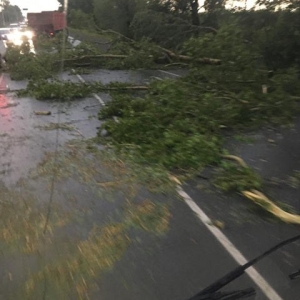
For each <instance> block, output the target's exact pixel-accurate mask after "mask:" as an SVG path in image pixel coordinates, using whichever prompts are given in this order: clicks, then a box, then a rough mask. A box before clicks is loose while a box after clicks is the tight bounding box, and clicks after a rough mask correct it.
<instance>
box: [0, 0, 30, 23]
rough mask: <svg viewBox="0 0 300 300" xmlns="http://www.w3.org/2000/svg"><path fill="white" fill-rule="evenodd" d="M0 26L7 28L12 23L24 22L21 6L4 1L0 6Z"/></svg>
mask: <svg viewBox="0 0 300 300" xmlns="http://www.w3.org/2000/svg"><path fill="white" fill-rule="evenodd" d="M0 9H1V13H0V26H2V27H6V26H8V25H9V24H11V23H18V22H21V21H23V19H24V17H23V15H22V11H21V9H20V7H19V6H17V5H11V4H10V2H9V1H8V0H4V1H2V2H1V4H0Z"/></svg>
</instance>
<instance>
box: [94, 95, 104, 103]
mask: <svg viewBox="0 0 300 300" xmlns="http://www.w3.org/2000/svg"><path fill="white" fill-rule="evenodd" d="M93 96H94V97H95V98H96V99H97V100H98V101H99V103H100V104H101V105H102V106H105V102H104V101H103V100H102V99H101V98H100V97H99V96H98V95H97V94H93Z"/></svg>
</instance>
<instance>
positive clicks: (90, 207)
mask: <svg viewBox="0 0 300 300" xmlns="http://www.w3.org/2000/svg"><path fill="white" fill-rule="evenodd" d="M166 76H171V75H168V74H165V73H161V72H159V71H141V72H130V71H124V72H123V71H122V72H111V71H106V70H101V71H97V72H95V73H93V74H90V75H82V77H83V78H84V79H85V80H86V81H90V80H101V81H103V82H104V83H106V82H108V81H110V80H118V81H123V82H133V83H141V84H143V83H147V82H149V80H152V79H154V78H155V77H166ZM62 78H63V79H70V80H74V81H77V80H78V79H77V78H76V77H75V76H72V75H68V74H67V73H66V74H64V75H63V76H62ZM24 85H26V82H24V83H22V82H18V83H16V82H11V81H10V79H9V77H8V76H4V78H3V80H2V83H1V89H3V88H5V87H6V86H8V87H9V88H10V89H12V90H13V89H18V88H22V87H23V86H24ZM100 96H101V97H102V98H103V100H104V101H109V96H108V95H100ZM0 99H1V100H0V118H1V120H0V124H1V131H0V157H1V160H0V167H1V169H0V171H1V172H0V180H1V181H2V182H3V183H4V184H5V185H6V186H8V187H10V188H12V189H13V188H14V186H15V184H16V183H17V182H18V180H20V179H24V178H27V177H28V176H29V173H30V170H32V169H34V168H36V166H37V165H38V164H39V163H40V162H41V160H42V159H43V158H44V156H45V155H46V153H48V152H53V151H54V150H55V143H56V138H57V135H56V134H57V132H56V131H55V130H47V131H46V130H45V126H48V125H49V124H51V123H54V124H55V123H58V122H59V123H63V124H66V125H68V126H72V129H74V130H67V131H66V130H60V131H59V139H58V141H59V149H62V148H63V147H64V145H65V143H66V142H67V141H69V140H72V139H74V138H77V139H78V138H79V139H80V138H82V136H84V138H90V137H93V136H95V135H96V133H97V127H98V126H100V121H99V120H98V119H97V118H96V116H97V113H98V111H99V108H100V107H99V103H98V102H97V100H95V99H93V98H90V99H84V100H81V101H74V102H72V103H53V102H52V103H50V102H41V101H37V100H35V99H31V98H22V99H19V98H16V97H15V96H14V95H13V94H1V98H0ZM5 106H7V107H6V108H3V107H5ZM34 110H49V111H51V112H52V114H51V115H50V116H36V115H35V114H34V113H33V111H34ZM298 130H299V126H298V125H297V127H296V128H295V130H283V131H282V132H278V130H276V131H267V132H262V133H261V134H259V135H257V136H256V143H257V144H258V147H256V146H253V144H245V143H240V142H236V141H232V142H230V146H228V148H229V149H230V147H232V151H233V150H234V154H240V155H241V156H242V157H243V158H244V159H245V160H246V161H247V162H248V163H249V164H250V165H253V166H255V167H257V169H258V170H259V171H260V172H261V174H262V175H263V176H265V177H268V178H270V177H271V176H273V177H279V178H280V179H283V178H284V179H285V178H286V176H288V175H290V174H291V173H292V171H294V170H299V167H300V166H299V152H298V151H297V149H299V147H298V146H299V145H298V144H299V134H298ZM270 136H271V137H272V138H273V139H274V140H275V141H276V142H275V143H272V144H270V143H269V142H268V139H270V138H271V137H270ZM297 143H298V144H297ZM285 145H289V147H285ZM230 150H231V149H230ZM207 185H208V183H207V182H206V181H201V180H199V181H194V182H190V183H189V184H187V185H186V186H184V189H185V190H186V192H188V194H189V195H190V196H191V197H192V198H193V199H194V200H195V202H196V203H197V204H198V205H199V206H200V207H201V208H202V209H203V210H204V211H205V212H206V213H207V214H208V215H209V217H211V219H213V220H220V221H222V222H224V223H225V228H224V229H223V230H222V231H223V232H224V233H225V234H226V235H227V236H228V237H229V238H230V240H231V241H232V242H233V243H234V245H235V246H236V247H237V248H238V249H239V250H240V251H241V252H242V253H243V254H244V255H245V256H246V258H248V259H250V258H253V257H254V256H255V255H257V254H260V253H261V252H262V251H264V250H266V249H267V248H268V247H270V246H272V245H274V244H275V243H277V242H279V241H281V240H283V239H285V238H287V237H290V236H292V235H294V234H298V233H299V229H298V227H296V226H289V225H285V224H282V223H280V222H278V221H275V220H274V219H270V218H269V216H268V215H266V214H261V213H260V210H259V209H257V208H256V207H255V206H254V205H253V204H251V203H249V202H248V200H245V199H241V198H239V197H237V196H232V195H230V196H227V195H221V194H219V193H218V192H215V191H210V192H208V191H207V189H205V188H203V187H205V186H207ZM31 187H32V189H33V190H32V191H33V193H35V194H36V195H37V197H40V198H43V199H44V201H45V202H46V201H47V199H48V194H49V190H47V189H45V190H43V185H42V184H41V185H39V183H38V181H36V182H33V183H32V182H31ZM200 187H201V188H200ZM209 188H210V187H209ZM56 189H57V190H56V194H55V198H54V201H55V202H56V203H59V204H62V203H63V204H64V205H66V206H67V205H68V204H67V203H66V198H68V199H71V198H74V197H77V198H79V200H78V202H79V205H80V207H81V208H82V207H84V208H85V209H87V211H88V213H87V214H85V216H84V218H83V220H84V222H82V223H81V225H80V226H79V227H78V228H76V229H75V230H74V231H76V230H84V229H83V228H85V227H87V228H89V227H91V226H92V223H93V222H95V223H99V224H105V223H106V222H108V219H110V218H114V217H113V216H114V214H115V213H116V212H120V211H122V207H123V205H124V202H125V199H124V195H123V196H122V195H120V194H116V195H113V198H114V201H107V200H106V199H104V198H105V197H99V195H97V194H95V192H94V190H93V189H89V188H88V187H87V186H85V185H82V184H80V183H79V182H78V181H76V180H75V181H73V182H71V183H70V181H69V182H67V183H66V182H65V183H63V184H61V183H59V184H57V186H56ZM268 192H269V193H270V195H278V196H279V195H280V196H283V195H284V194H285V193H286V194H285V198H281V197H280V199H284V200H283V201H285V199H288V200H289V199H291V197H290V195H291V194H290V193H292V195H293V197H292V199H294V200H293V201H292V203H290V204H292V205H293V206H294V207H296V209H298V208H299V206H297V205H299V201H298V199H299V196H300V195H299V189H291V188H290V187H288V186H285V185H280V186H278V185H276V186H272V185H271V186H270V190H269V191H268ZM272 193H273V194H272ZM139 198H148V199H149V198H150V199H152V200H153V201H162V202H163V203H168V204H169V206H170V212H171V215H172V217H171V220H170V229H169V231H168V232H167V234H165V235H162V236H155V235H146V234H145V233H141V232H134V233H133V237H132V238H133V240H134V241H135V242H134V243H133V244H132V245H131V246H130V247H129V249H127V251H126V252H125V254H124V256H123V257H122V259H121V260H120V261H118V262H117V263H116V264H115V265H114V267H113V268H112V269H111V270H110V271H108V272H105V273H104V274H102V276H101V277H99V278H98V280H97V284H98V287H99V289H98V290H97V291H95V292H94V293H93V294H92V295H91V299H99V298H101V299H105V300H110V299H122V300H123V299H124V300H126V299H143V300H144V299H145V300H148V299H149V300H165V299H178V300H181V299H187V298H188V297H190V296H192V295H193V294H195V293H196V292H198V291H200V290H201V289H202V288H204V287H205V286H207V285H208V284H210V283H212V282H213V281H214V280H216V279H218V278H219V277H220V276H222V275H224V274H225V273H227V272H228V271H230V270H232V269H233V268H235V267H236V266H237V263H236V262H235V261H234V260H233V259H232V258H231V257H230V256H229V254H228V253H227V252H226V251H225V250H224V249H223V248H222V246H221V245H220V244H219V242H218V241H217V240H216V239H215V238H214V237H213V236H212V235H211V234H210V233H209V232H208V231H207V229H206V228H205V227H204V225H203V224H201V222H200V221H199V220H198V219H197V218H196V216H195V215H194V214H193V212H192V211H191V210H190V209H189V208H188V207H187V205H186V204H185V203H184V202H183V201H181V200H180V199H178V197H177V196H176V195H175V194H174V195H168V196H166V195H157V194H149V193H148V192H147V191H145V190H143V189H141V191H140V193H139ZM278 198H279V197H278ZM83 199H84V201H83ZM110 215H112V216H110ZM71 232H73V231H72V230H71ZM66 234H68V236H69V237H70V232H69V231H68V232H67V233H66ZM74 234H75V235H76V234H77V233H74ZM8 260H9V256H8V258H7V257H6V259H5V260H3V259H2V260H0V265H2V272H1V274H0V275H1V276H2V278H3V284H4V283H6V280H5V274H7V272H10V271H11V270H10V268H11V269H13V270H14V271H15V272H19V273H22V272H23V271H24V270H22V264H19V265H18V264H17V266H15V265H11V264H10V263H9V262H8ZM4 261H5V263H4ZM31 264H32V262H31ZM297 268H300V255H299V244H295V245H292V246H289V247H286V248H285V249H283V250H282V251H279V252H278V253H276V254H274V255H272V256H270V257H269V258H267V259H266V260H264V261H263V262H262V263H259V265H258V270H259V271H260V273H261V274H262V275H263V276H264V278H265V279H266V280H267V281H268V282H269V283H270V284H271V285H272V287H273V288H274V289H275V290H276V291H277V292H278V293H279V294H280V295H281V297H282V299H284V300H297V299H300V285H299V282H298V281H293V282H291V281H289V279H288V278H287V275H288V274H290V273H292V272H293V271H295V270H296V269H297ZM250 286H253V287H255V284H254V283H253V282H252V281H251V280H250V278H248V276H247V275H243V277H241V278H240V279H238V280H237V281H235V282H234V283H232V284H231V285H230V286H228V287H227V288H226V290H234V289H242V288H247V287H250ZM4 290H5V292H3V293H2V294H1V293H0V299H10V298H9V297H11V296H10V295H9V293H10V292H11V288H8V289H4ZM257 292H258V294H257V297H256V298H255V299H257V300H264V299H266V297H265V296H264V295H263V294H262V293H261V291H259V289H257ZM8 296H9V297H8ZM15 299H16V298H15ZM20 299H21V298H20ZM36 299H38V298H36ZM49 299H54V298H49ZM70 299H71V298H70ZM250 299H251V298H250Z"/></svg>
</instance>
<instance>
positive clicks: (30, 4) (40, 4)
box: [10, 0, 59, 14]
mask: <svg viewBox="0 0 300 300" xmlns="http://www.w3.org/2000/svg"><path fill="white" fill-rule="evenodd" d="M10 3H11V4H12V5H18V6H19V7H20V8H21V10H23V8H28V12H40V11H43V10H57V9H58V7H59V3H58V2H57V0H10ZM25 13H26V12H25V11H23V14H25Z"/></svg>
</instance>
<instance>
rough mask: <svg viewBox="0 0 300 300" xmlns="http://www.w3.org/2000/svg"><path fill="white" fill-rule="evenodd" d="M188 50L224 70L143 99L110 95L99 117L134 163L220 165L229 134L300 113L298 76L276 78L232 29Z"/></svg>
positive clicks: (159, 88)
mask: <svg viewBox="0 0 300 300" xmlns="http://www.w3.org/2000/svg"><path fill="white" fill-rule="evenodd" d="M227 49H230V51H228V50H227ZM184 52H185V53H186V54H187V55H189V56H191V57H193V58H194V60H193V61H196V59H197V58H198V57H205V56H207V55H211V56H212V57H214V58H217V57H218V58H220V59H221V61H222V64H221V65H219V66H212V65H205V66H202V67H201V68H199V67H198V66H197V65H196V64H194V65H192V67H191V71H190V74H189V75H188V76H186V77H185V78H181V79H179V80H164V81H158V82H155V83H153V84H152V85H151V87H150V89H149V92H148V93H147V94H146V96H145V97H143V98H142V97H140V98H139V97H132V96H130V95H124V94H117V95H113V100H112V101H111V102H110V103H108V105H107V106H106V107H105V108H104V109H102V110H101V112H100V117H101V118H104V119H105V118H109V119H108V120H107V121H106V122H105V123H104V125H103V127H104V128H105V129H106V130H107V131H108V132H109V133H110V139H109V141H110V142H111V143H113V144H114V145H116V146H117V148H119V149H120V148H124V147H125V148H126V147H128V151H129V152H130V153H132V152H133V151H134V152H135V153H136V156H137V157H141V158H142V159H144V160H146V161H148V162H152V163H156V164H161V165H163V166H165V167H167V168H168V169H169V170H172V171H178V170H179V171H182V170H184V171H188V172H190V171H192V170H194V169H196V170H197V169H199V168H201V167H203V166H205V165H207V164H211V163H214V162H218V160H219V154H220V153H221V144H222V136H223V132H224V130H225V129H226V130H227V131H228V130H235V129H243V128H255V127H257V126H261V125H263V124H266V123H271V124H281V123H284V122H289V121H291V120H292V118H293V116H294V115H295V113H296V112H298V111H299V103H298V101H299V97H298V96H299V92H300V90H299V80H298V74H297V72H296V70H295V69H293V68H291V69H286V70H277V71H276V72H273V73H272V74H271V75H272V76H271V75H270V73H269V72H268V69H267V68H266V67H265V63H264V61H263V59H262V58H261V55H260V53H259V50H258V49H257V48H256V46H255V45H252V44H249V43H248V42H245V41H244V39H243V33H242V32H241V31H240V30H239V29H236V25H235V24H233V25H230V26H227V27H224V28H222V29H220V30H219V31H218V33H217V34H216V35H213V34H208V35H206V36H205V37H203V38H193V39H190V40H189V41H187V42H186V44H185V47H184ZM264 85H265V86H267V89H268V92H267V93H263V91H262V86H264ZM111 116H117V117H118V120H119V122H118V123H115V122H113V121H112V120H111V119H110V118H111ZM128 145H129V146H128Z"/></svg>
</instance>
